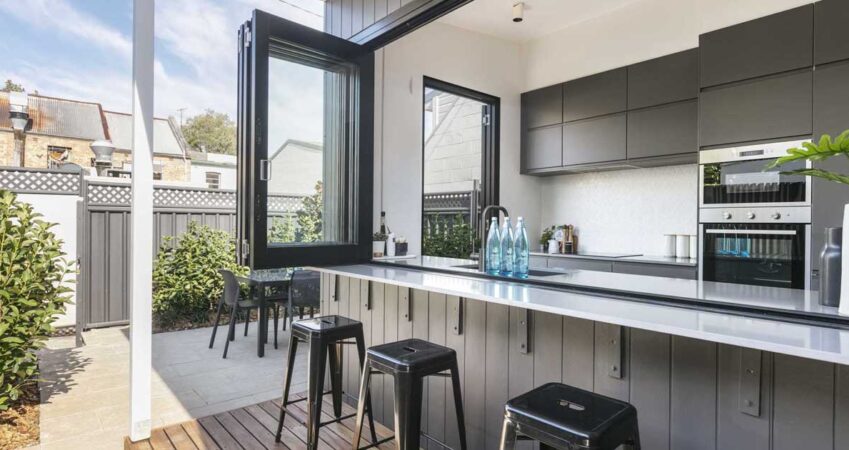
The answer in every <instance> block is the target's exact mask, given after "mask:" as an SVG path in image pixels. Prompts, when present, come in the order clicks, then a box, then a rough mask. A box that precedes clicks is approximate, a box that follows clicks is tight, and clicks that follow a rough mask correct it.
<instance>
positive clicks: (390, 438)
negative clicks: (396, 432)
mask: <svg viewBox="0 0 849 450" xmlns="http://www.w3.org/2000/svg"><path fill="white" fill-rule="evenodd" d="M393 439H395V436H389V437H388V438H383V439H381V440H379V441H377V442H372V443H371V444H369V445H366V446H365V447H359V448H358V449H357V450H366V449H369V448H374V447H377V446H378V445H380V444H385V443H387V442H389V441H391V440H393Z"/></svg>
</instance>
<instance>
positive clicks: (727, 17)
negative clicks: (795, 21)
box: [522, 0, 812, 90]
mask: <svg viewBox="0 0 849 450" xmlns="http://www.w3.org/2000/svg"><path fill="white" fill-rule="evenodd" d="M808 3H812V2H811V0H642V1H639V2H635V3H630V4H628V5H626V6H624V7H622V8H619V9H617V10H614V11H612V12H611V13H609V14H605V15H603V16H600V17H596V18H593V19H590V20H587V21H585V22H581V23H578V24H575V25H572V26H569V27H567V28H565V29H563V30H560V31H557V32H554V33H552V34H550V35H547V36H545V37H543V38H540V39H537V40H534V41H531V42H528V43H526V44H525V45H524V46H523V48H522V52H523V55H524V57H525V64H526V72H525V90H531V89H536V88H539V87H543V86H549V85H552V84H556V83H560V82H563V81H568V80H571V79H575V78H580V77H582V76H586V75H592V74H594V73H598V72H603V71H605V70H609V69H614V68H617V67H622V66H625V65H628V64H632V63H636V62H640V61H645V60H647V59H652V58H656V57H658V56H663V55H667V54H670V53H675V52H677V51H681V50H686V49H688V48H693V47H697V46H698V45H699V34H701V33H705V32H708V31H713V30H716V29H719V28H724V27H727V26H730V25H733V24H736V23H740V22H745V21H748V20H751V19H755V18H757V17H762V16H766V15H769V14H772V13H775V12H779V11H783V10H786V9H790V8H793V7H796V6H800V5H804V4H808ZM787 32H792V30H787Z"/></svg>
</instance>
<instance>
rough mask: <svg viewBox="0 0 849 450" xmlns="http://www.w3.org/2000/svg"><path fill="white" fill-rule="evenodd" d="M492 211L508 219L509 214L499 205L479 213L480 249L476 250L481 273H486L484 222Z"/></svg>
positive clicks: (490, 206)
mask: <svg viewBox="0 0 849 450" xmlns="http://www.w3.org/2000/svg"><path fill="white" fill-rule="evenodd" d="M493 209H494V210H496V211H501V212H503V213H504V217H510V213H508V212H507V208H505V207H503V206H499V205H489V206H487V207H486V208H484V209H483V212H481V226H480V234H481V248H480V250H478V268H479V269H480V271H481V272H486V222H487V218H488V216H489V211H490V210H493Z"/></svg>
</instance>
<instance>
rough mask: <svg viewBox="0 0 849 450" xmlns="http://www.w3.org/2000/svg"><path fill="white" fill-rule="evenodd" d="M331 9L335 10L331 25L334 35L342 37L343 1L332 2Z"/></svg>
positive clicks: (334, 0)
mask: <svg viewBox="0 0 849 450" xmlns="http://www.w3.org/2000/svg"><path fill="white" fill-rule="evenodd" d="M330 2H331V4H330V7H331V9H332V10H333V12H332V19H333V23H332V24H331V27H332V33H331V34H333V35H334V36H340V37H341V36H342V15H343V14H342V13H343V11H344V8H343V7H342V0H330Z"/></svg>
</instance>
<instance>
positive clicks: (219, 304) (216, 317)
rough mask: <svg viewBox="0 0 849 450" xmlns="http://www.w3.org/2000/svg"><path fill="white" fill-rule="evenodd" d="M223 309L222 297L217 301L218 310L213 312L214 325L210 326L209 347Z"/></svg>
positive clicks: (213, 339) (213, 341)
mask: <svg viewBox="0 0 849 450" xmlns="http://www.w3.org/2000/svg"><path fill="white" fill-rule="evenodd" d="M222 309H224V297H222V298H221V300H219V301H218V310H217V311H216V313H215V325H213V326H212V337H210V338H209V348H212V344H213V343H215V333H216V332H217V331H218V322H219V321H220V320H221V310H222Z"/></svg>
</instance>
